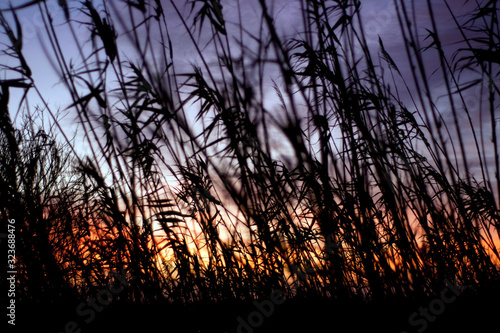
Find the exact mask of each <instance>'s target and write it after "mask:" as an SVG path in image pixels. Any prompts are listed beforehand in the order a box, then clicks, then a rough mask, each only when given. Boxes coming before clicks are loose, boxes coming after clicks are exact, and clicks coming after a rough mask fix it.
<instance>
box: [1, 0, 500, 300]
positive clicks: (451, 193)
mask: <svg viewBox="0 0 500 333" xmlns="http://www.w3.org/2000/svg"><path fill="white" fill-rule="evenodd" d="M252 4H253V5H254V7H255V8H257V9H254V10H255V11H256V13H257V14H256V18H257V19H256V21H255V22H257V23H256V24H257V25H254V26H251V25H247V23H248V16H247V14H246V13H245V12H244V10H248V8H246V9H245V8H244V7H246V5H244V4H243V2H239V1H238V2H234V3H233V2H231V3H229V2H228V3H225V2H221V1H219V0H211V1H208V0H202V1H192V2H189V3H184V2H179V1H173V0H172V1H160V0H155V1H146V0H139V1H103V2H98V1H83V2H76V1H75V2H73V1H59V5H60V6H61V8H62V10H64V11H63V13H64V14H65V20H64V21H65V23H64V24H63V27H64V29H65V31H66V33H67V34H68V33H69V34H70V35H71V36H73V40H72V41H71V43H73V45H74V46H75V47H76V49H77V50H78V53H77V54H71V57H70V55H69V54H70V53H69V52H70V48H69V47H66V46H65V45H67V44H68V41H67V40H66V41H64V42H63V41H62V40H61V36H60V33H61V27H59V26H56V24H55V23H54V18H53V17H52V16H51V12H50V11H49V9H48V5H47V2H46V1H35V2H33V4H31V6H32V7H36V9H37V10H38V11H39V12H40V14H41V17H42V19H43V21H44V24H45V31H44V32H43V33H44V34H45V38H46V40H47V43H48V45H47V47H46V49H47V51H46V52H47V55H48V56H49V57H50V58H52V59H54V60H53V66H54V72H55V73H57V74H58V78H59V79H60V80H61V84H60V85H62V86H63V87H64V89H65V90H66V91H67V93H68V94H69V96H71V99H72V103H71V104H70V105H68V107H67V110H69V111H70V113H69V115H68V116H67V117H73V116H74V117H76V119H77V121H78V131H79V132H78V133H80V134H78V135H81V136H79V137H78V139H77V140H75V139H71V138H72V132H70V131H68V130H66V129H65V128H64V127H63V126H62V125H61V124H62V121H61V120H60V119H59V118H57V116H56V115H57V112H56V111H55V110H54V109H53V107H51V106H50V105H49V103H46V102H45V99H44V96H42V95H41V93H40V91H39V89H38V85H40V84H44V83H43V82H36V80H35V79H34V76H33V74H32V71H31V69H30V67H29V64H28V63H27V61H26V59H27V57H25V56H24V53H23V52H24V51H23V48H22V26H21V25H20V24H19V19H18V15H20V14H19V13H20V11H21V10H22V9H19V8H15V7H11V8H10V9H6V10H3V11H2V12H1V16H0V23H1V26H2V28H3V32H4V34H5V36H6V37H7V38H8V40H9V43H10V44H6V45H4V50H3V55H2V57H9V58H10V59H11V61H12V59H14V60H15V61H17V63H18V65H16V66H11V67H8V66H3V68H2V70H3V71H4V72H5V73H6V74H5V75H3V76H4V77H13V75H15V78H16V79H15V80H3V81H2V82H1V88H2V95H1V102H2V105H1V108H2V109H1V110H0V111H1V114H0V116H1V118H0V125H1V131H0V134H1V143H2V149H1V165H2V171H1V182H2V185H1V187H2V192H1V193H2V203H3V207H2V212H1V216H2V223H3V224H5V223H6V219H7V218H8V217H9V216H15V217H16V219H17V220H19V221H22V226H21V230H20V231H19V232H20V237H21V238H20V241H19V244H20V248H19V249H18V252H19V255H18V263H19V270H20V274H19V276H20V277H21V278H20V283H21V284H22V286H23V288H24V287H25V289H23V290H25V295H23V297H26V298H28V299H29V298H32V299H35V300H36V299H38V298H42V297H45V298H47V297H49V294H50V295H51V296H50V297H52V295H53V294H52V293H53V290H56V289H57V290H58V293H61V294H62V293H63V289H59V287H60V286H64V288H65V289H64V290H65V292H67V293H68V295H71V294H75V295H78V297H91V296H95V294H96V293H97V292H98V290H99V288H100V287H102V286H103V285H105V284H106V283H108V282H109V281H110V279H111V278H112V276H111V274H110V272H111V271H113V270H121V269H124V268H125V269H127V270H129V271H130V274H131V275H132V276H134V277H135V278H134V280H133V281H132V282H131V284H130V286H129V287H128V289H126V290H125V291H124V292H122V293H120V295H119V296H118V297H119V298H120V299H121V300H122V301H123V302H139V303H151V302H157V301H161V302H174V303H177V302H179V303H193V302H223V301H228V300H235V299H236V300H252V299H255V298H268V297H269V295H270V294H271V293H272V290H276V289H280V290H282V291H283V293H284V295H285V297H287V298H296V299H301V298H305V297H319V298H324V299H335V300H347V299H362V300H366V301H368V300H382V299H385V298H387V297H394V296H397V297H405V298H409V299H419V298H422V297H426V296H428V295H432V294H435V293H438V292H439V291H440V290H442V289H443V287H444V286H445V285H444V283H445V282H444V281H446V280H449V281H455V280H456V281H458V282H457V283H460V284H463V285H467V286H469V287H470V288H471V289H472V290H473V289H475V288H480V287H481V286H486V285H494V284H498V281H499V274H498V273H499V265H500V261H499V259H500V256H499V253H498V251H499V244H500V243H499V232H500V212H499V208H500V199H499V195H500V194H499V193H500V181H499V178H500V176H499V175H500V165H499V163H500V158H499V149H500V148H499V147H498V133H497V131H498V128H497V126H496V124H497V123H498V119H497V117H496V116H497V115H496V111H497V110H498V97H499V96H498V94H499V91H498V88H499V86H498V82H499V81H498V69H499V67H498V65H499V62H498V47H499V41H498V36H499V35H500V33H499V21H498V8H497V1H488V2H486V1H483V2H477V4H476V7H475V8H473V10H472V11H471V12H469V13H467V14H466V15H462V14H460V15H459V14H458V12H457V11H456V9H454V7H451V6H450V4H449V3H448V2H447V1H446V0H443V1H442V4H440V5H439V6H441V7H443V6H444V7H443V8H445V9H447V10H448V13H447V15H448V16H449V17H450V18H451V22H454V24H455V27H454V29H456V30H457V32H458V34H459V36H460V38H459V41H457V44H456V45H449V44H447V43H446V41H445V40H443V38H442V35H441V31H440V29H441V27H442V22H440V21H439V20H438V19H437V18H436V14H435V11H436V7H437V6H438V5H436V4H434V2H432V1H421V2H419V3H418V4H419V6H423V7H420V8H418V10H420V11H425V15H427V17H428V18H429V25H428V26H421V25H420V24H419V22H418V21H417V20H416V11H417V8H415V7H416V5H417V3H416V2H414V1H411V2H408V1H402V0H401V1H399V0H395V1H394V6H395V14H394V15H395V16H394V20H395V21H397V22H398V25H399V27H400V36H401V39H402V41H401V49H402V50H403V52H402V53H403V57H401V52H400V53H399V56H398V58H395V57H394V54H391V53H393V51H391V50H389V48H388V47H386V44H387V41H386V40H384V36H380V37H379V38H378V40H375V41H374V40H373V38H369V37H368V36H367V33H366V31H365V27H366V24H365V23H366V22H365V21H364V20H366V16H364V15H363V5H362V3H361V2H360V1H356V0H338V1H323V0H308V1H300V0H298V1H293V4H292V2H291V3H288V2H287V3H286V4H281V3H280V2H278V1H276V2H273V1H265V0H259V1H254V2H252ZM278 5H283V6H285V7H290V8H294V10H295V11H296V12H298V13H300V15H301V16H299V17H296V20H297V22H299V23H298V25H297V29H296V32H295V33H294V34H292V35H290V34H288V35H287V34H285V33H284V32H283V31H282V30H283V29H282V26H280V25H279V24H278V22H280V21H279V19H280V16H279V11H278V10H277V8H275V7H277V6H278ZM469 5H470V4H469ZM443 8H441V10H443ZM228 13H230V14H228ZM227 15H229V17H227ZM172 22H175V23H172ZM255 22H253V23H254V24H255ZM180 30H182V31H183V32H182V34H180V35H182V36H183V37H182V43H184V45H182V46H183V47H186V48H187V49H189V50H193V51H194V53H193V54H194V55H193V59H192V63H191V64H186V62H184V61H183V60H184V59H182V58H181V57H180V56H179V53H177V51H176V50H177V49H176V48H180V47H181V45H177V43H178V42H179V37H178V36H179V31H180ZM81 31H85V32H86V33H87V35H86V36H85V37H86V38H87V40H84V39H82V36H81ZM423 32H425V34H423ZM186 44H189V45H190V46H189V48H188V47H187V46H186ZM450 50H451V51H450ZM429 59H432V60H433V61H432V62H431V61H430V60H429ZM434 65H435V68H434V67H432V66H434ZM435 84H439V89H438V90H437V89H436V87H435V86H434V85H435ZM9 89H21V90H24V92H25V94H26V95H28V94H33V95H37V96H38V97H37V98H39V99H40V100H41V101H42V104H43V105H42V106H41V107H40V108H39V109H36V110H32V106H30V105H28V102H27V99H24V98H23V100H22V103H21V105H22V106H24V107H25V109H24V111H23V110H21V111H20V112H21V113H24V114H27V115H30V114H35V115H36V114H39V112H40V111H39V110H40V109H44V110H45V111H44V114H45V115H47V116H48V117H49V119H50V121H49V124H47V125H45V127H47V126H48V128H49V130H47V129H46V128H44V127H43V126H42V127H41V129H40V130H34V129H33V128H38V127H37V126H39V123H38V122H37V121H35V120H34V119H33V117H31V118H30V117H28V116H26V117H27V122H25V125H24V127H23V128H21V129H16V125H15V123H14V122H13V121H12V118H13V117H12V116H13V114H14V112H13V110H12V109H11V112H9V111H8V107H9V106H10V105H11V104H9V103H8V96H9V95H8V92H9ZM437 91H439V93H437ZM474 92H479V94H477V95H474V94H473V93H474ZM471 96H472V97H471ZM471 98H473V101H475V103H473V105H472V106H471V103H468V101H470V100H471ZM30 110H32V111H31V112H29V111H30ZM477 119H479V123H478V121H477ZM56 137H57V139H56ZM77 142H78V143H77ZM81 142H84V144H85V146H86V147H88V149H87V150H86V151H85V153H84V152H83V151H82V145H81ZM332 244H333V245H332ZM49 272H50V273H49ZM304 272H306V273H307V278H306V279H304V278H300V274H303V273H304ZM35 281H37V282H35ZM38 281H42V282H41V283H42V286H44V287H43V288H38V286H39V282H38ZM42 294H43V295H42Z"/></svg>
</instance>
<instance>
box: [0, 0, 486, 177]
mask: <svg viewBox="0 0 500 333" xmlns="http://www.w3.org/2000/svg"><path fill="white" fill-rule="evenodd" d="M28 2H30V1H29V0H22V1H21V0H19V1H15V2H14V1H7V0H0V9H7V8H8V7H9V4H10V3H15V5H16V6H21V5H22V4H24V3H28ZM46 3H47V6H48V8H49V11H50V13H51V16H52V17H53V19H54V22H55V25H56V27H57V28H56V30H57V34H58V35H59V38H60V40H61V42H62V43H61V44H62V47H63V49H64V54H65V56H66V57H67V59H71V58H74V59H78V56H79V48H78V46H77V45H76V44H75V43H74V37H73V35H72V33H71V31H70V30H69V29H68V28H67V26H65V25H64V24H63V23H64V21H65V15H64V11H63V10H62V9H61V7H60V6H59V5H58V2H57V0H47V1H46ZM69 3H70V7H72V1H69ZM75 3H76V2H73V4H75ZM99 3H100V2H99V1H94V5H95V7H96V8H98V9H102V6H100V5H99ZM114 3H115V4H116V3H118V7H119V6H120V4H119V3H120V2H119V1H116V0H114ZM175 3H176V4H177V5H178V7H179V8H180V9H181V10H182V11H183V13H184V15H187V14H188V13H189V9H190V7H189V6H184V4H185V3H186V2H185V1H180V0H176V1H175ZM240 3H241V6H242V7H241V8H242V13H243V15H242V19H243V21H244V26H245V28H246V29H248V31H251V32H253V33H255V34H258V32H259V24H260V20H261V18H260V16H259V14H258V13H259V5H258V2H257V1H240ZM268 3H269V6H270V7H271V8H273V11H274V12H275V13H277V15H276V23H277V26H279V27H281V31H280V33H281V34H283V35H286V36H289V37H293V36H297V34H298V33H299V31H298V30H299V29H298V27H300V25H301V17H300V15H299V13H300V8H299V6H298V5H297V4H296V2H295V1H288V0H275V1H268ZM425 3H426V1H423V0H419V1H416V4H417V6H416V7H415V8H416V17H417V21H418V22H419V24H421V25H422V26H428V22H429V17H428V14H427V10H426V6H425ZM432 3H433V5H434V6H435V7H434V8H435V14H436V17H437V20H438V22H439V29H440V34H441V36H443V40H445V41H446V42H447V45H445V47H446V48H447V49H448V51H449V52H450V54H451V52H453V51H454V50H455V49H456V48H457V47H458V46H457V45H455V44H454V42H455V41H456V40H457V38H458V37H459V35H458V31H457V29H456V27H454V23H453V21H452V20H451V17H450V16H449V15H448V13H447V9H446V7H445V6H444V4H443V1H441V0H434V1H432ZM453 3H454V4H457V3H462V2H461V1H453ZM470 3H471V2H469V6H465V7H461V6H460V5H457V6H455V7H454V8H453V9H454V10H456V11H457V12H458V13H459V14H464V13H466V12H467V11H469V10H470V9H471V7H470ZM162 4H163V5H164V8H165V15H166V19H167V22H168V25H169V28H170V33H171V37H172V41H173V44H174V58H175V60H176V66H177V71H178V72H182V71H183V70H186V71H187V70H189V69H190V66H191V63H193V62H197V61H198V60H199V59H198V57H197V56H196V52H195V50H194V48H193V46H192V44H191V43H190V42H189V39H188V35H187V33H186V32H185V29H184V28H183V26H182V24H181V21H180V20H179V18H178V16H177V14H176V13H175V11H174V10H173V9H172V7H171V5H170V4H169V1H166V0H162ZM222 4H223V14H224V17H225V20H226V22H227V24H228V26H230V25H231V24H235V22H237V20H238V11H237V6H236V5H235V4H236V2H235V1H224V0H223V1H222ZM16 13H17V15H18V19H19V22H20V24H21V27H22V31H23V50H24V54H25V56H26V58H27V62H28V64H29V65H30V67H31V69H32V71H33V78H34V80H35V82H36V83H37V87H38V88H39V90H40V93H41V95H42V96H43V97H44V98H45V102H47V103H48V105H49V106H50V107H51V108H52V109H53V110H58V109H59V110H62V111H63V114H66V115H65V116H64V117H63V118H62V120H61V124H62V125H63V127H64V128H65V130H67V131H68V132H70V133H67V134H68V135H69V136H71V134H72V133H71V132H72V129H74V128H76V127H75V126H74V124H75V117H74V115H73V114H71V110H70V111H69V112H67V111H65V109H66V107H67V106H68V105H70V104H71V103H72V100H71V98H70V96H69V95H68V93H67V89H66V88H65V87H64V84H63V83H61V79H60V76H59V75H58V74H57V73H56V71H55V69H54V66H53V65H52V64H51V62H54V61H55V59H54V58H53V56H51V55H50V52H48V50H50V44H49V41H48V39H47V37H46V33H45V30H44V29H45V28H44V27H45V24H44V21H43V19H42V16H41V15H40V13H39V11H38V8H37V6H29V7H27V8H24V9H20V10H17V11H16ZM70 14H71V15H70V16H71V18H72V19H73V20H75V22H78V21H87V20H88V17H87V16H86V15H84V14H83V13H82V12H80V11H79V10H76V9H72V10H71V11H70ZM4 15H5V17H6V19H7V20H8V21H9V22H11V23H13V22H14V21H13V19H12V15H11V13H8V12H6V13H5V14H4ZM362 17H363V21H364V29H365V31H366V34H367V37H368V39H369V43H370V46H371V47H372V48H373V52H374V54H376V52H377V48H378V37H379V36H380V38H381V39H382V40H383V41H384V44H385V47H386V49H387V50H388V51H389V53H390V54H391V56H392V57H393V59H394V60H395V62H396V63H397V64H398V65H400V68H402V69H403V72H405V71H406V72H409V69H408V66H407V64H406V54H405V51H404V49H403V48H402V46H401V45H402V39H401V35H400V33H399V30H400V28H399V23H398V19H397V16H396V11H395V7H394V5H393V0H370V1H362ZM73 26H74V28H75V31H76V33H77V34H78V36H84V35H85V34H86V33H87V32H86V29H87V28H85V27H83V26H82V25H79V24H74V25H73ZM117 30H118V31H119V33H120V37H119V43H122V44H121V45H120V49H121V50H122V52H123V57H129V58H132V57H133V54H134V51H133V48H132V47H127V46H126V44H127V39H126V37H125V36H124V34H123V32H120V30H119V29H117ZM207 33H209V31H208V32H206V31H203V32H202V37H203V36H204V37H206V35H207ZM423 33H424V30H422V34H423ZM5 38H6V36H5V35H3V36H0V41H1V42H5ZM81 43H82V45H84V48H86V50H87V51H88V50H90V44H89V43H86V44H85V41H84V40H83V39H82V40H81ZM248 43H249V44H248V45H247V46H249V47H251V46H250V45H251V43H252V41H251V40H248ZM204 52H205V54H210V53H212V54H213V50H210V49H209V48H207V49H205V50H204ZM208 59H210V56H209V57H208ZM213 60H214V61H215V60H216V58H215V57H213ZM425 60H426V66H427V67H428V68H430V69H432V68H438V67H439V63H438V60H437V58H435V57H428V58H426V59H425ZM68 61H69V60H68ZM76 62H77V60H75V63H76ZM0 63H1V64H3V65H17V64H16V63H15V62H12V60H10V59H8V57H6V56H5V55H2V56H0ZM403 74H404V75H406V74H408V73H403ZM438 77H439V74H432V75H430V77H429V83H430V85H431V87H432V88H433V92H434V93H435V95H436V96H440V95H443V96H445V93H444V91H445V90H444V85H443V84H442V82H441V81H440V80H439V78H438ZM10 78H15V74H12V72H10V71H6V70H1V71H0V79H10ZM269 87H271V83H270V82H269ZM480 93H481V92H480V91H477V90H476V91H473V92H471V93H470V94H469V95H468V96H467V99H466V103H467V104H468V106H470V107H472V108H473V109H474V108H475V109H477V107H478V104H479V103H478V101H479V99H480V98H484V96H481V95H480ZM21 98H22V95H21V91H14V90H13V91H11V100H10V109H11V110H10V112H11V117H14V116H15V115H14V114H13V113H16V110H17V109H18V105H19V102H20V100H21ZM268 102H269V103H277V100H276V98H274V99H272V100H270V101H268ZM437 103H438V106H439V105H440V103H441V106H442V110H444V112H443V117H444V118H445V119H446V120H450V121H451V118H449V117H447V112H446V103H447V101H446V99H445V98H444V97H442V98H437ZM43 104H44V101H42V100H40V98H39V96H37V94H36V93H35V92H34V91H32V93H30V94H29V96H28V105H31V106H35V105H43ZM448 114H449V112H448ZM473 116H475V118H474V119H473V121H474V122H475V124H476V125H477V126H478V125H479V117H478V114H477V113H476V114H473ZM20 121H21V119H20V117H18V118H16V123H19V122H20ZM464 121H465V120H464ZM484 122H485V123H484V124H483V125H484V126H485V127H487V128H489V127H490V124H489V123H488V120H484ZM467 143H468V145H469V146H470V145H471V140H467ZM82 149H83V150H84V151H85V148H82ZM492 162H493V161H492ZM476 171H477V170H476Z"/></svg>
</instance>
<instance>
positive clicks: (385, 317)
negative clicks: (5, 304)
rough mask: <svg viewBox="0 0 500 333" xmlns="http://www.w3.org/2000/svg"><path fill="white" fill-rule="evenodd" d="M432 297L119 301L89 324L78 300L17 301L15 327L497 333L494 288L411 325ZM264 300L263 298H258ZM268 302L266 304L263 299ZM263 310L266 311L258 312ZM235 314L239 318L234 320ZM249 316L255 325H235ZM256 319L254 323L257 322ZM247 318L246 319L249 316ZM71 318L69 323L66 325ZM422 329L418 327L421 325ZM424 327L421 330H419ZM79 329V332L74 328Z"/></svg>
mask: <svg viewBox="0 0 500 333" xmlns="http://www.w3.org/2000/svg"><path fill="white" fill-rule="evenodd" d="M434 299H436V298H429V299H428V300H423V301H422V302H418V303H411V302H408V301H405V300H387V301H383V302H378V303H374V304H361V303H356V302H350V303H346V302H343V303H342V304H339V303H335V302H332V301H324V300H323V301H322V300H312V299H309V300H301V301H296V300H286V301H285V302H284V303H283V304H279V305H274V309H273V310H272V311H271V309H270V308H269V307H267V308H265V309H267V310H268V311H269V316H268V317H266V316H264V315H259V314H257V313H256V312H255V311H257V308H256V306H255V305H254V304H252V303H250V304H248V303H225V304H198V305H189V306H178V305H171V304H151V305H120V304H115V303H111V304H110V305H108V306H107V307H105V308H104V309H103V310H102V311H101V312H97V311H96V312H95V314H96V316H95V318H93V319H92V320H89V323H85V321H84V320H85V319H89V318H90V315H86V316H80V315H78V314H77V312H76V308H77V307H78V305H79V304H80V303H77V302H75V303H73V304H71V303H68V304H64V305H60V306H54V305H51V306H48V305H46V306H41V305H33V304H32V305H26V304H25V305H24V306H21V305H19V307H18V309H17V317H16V322H17V325H16V328H17V331H19V332H40V333H44V332H52V333H59V332H65V333H66V332H67V333H79V332H80V333H85V332H93V333H94V332H95V333H98V332H193V333H194V332H200V333H203V332H220V333H224V332H227V333H232V332H234V333H261V332H307V333H309V332H311V333H316V332H349V333H351V332H385V333H391V332H397V333H401V332H405V331H406V332H408V333H412V332H419V329H420V332H426V333H430V332H454V333H456V332H497V331H498V327H499V326H498V317H499V314H500V288H490V289H488V290H483V291H481V292H480V293H474V295H472V294H471V293H467V292H464V293H463V294H462V295H460V296H459V297H458V298H457V299H456V300H454V301H453V302H451V303H450V304H446V305H445V308H444V311H443V312H442V313H441V314H439V315H437V316H433V317H435V318H433V317H431V318H432V319H433V321H432V322H431V321H428V320H424V319H423V317H422V316H419V317H414V318H415V319H416V320H420V321H419V322H418V324H414V325H413V326H412V325H410V323H409V320H408V319H409V317H410V316H411V315H412V314H413V313H414V312H415V311H417V312H418V311H419V309H420V307H428V306H429V304H430V303H431V302H432V301H433V300H434ZM264 303H265V302H264ZM265 304H267V305H269V303H265ZM264 311H266V310H264ZM238 318H240V319H239V320H240V321H238ZM249 318H253V320H254V321H255V322H254V323H257V324H256V325H255V327H252V326H250V325H248V326H246V327H245V325H244V324H241V322H242V321H245V323H248V320H249ZM261 318H262V323H261V324H260V325H259V320H261ZM250 320H252V319H250ZM71 321H73V322H74V323H70V322H71ZM424 322H425V324H427V327H424V326H425V324H424ZM424 328H425V329H424ZM79 330H81V331H79Z"/></svg>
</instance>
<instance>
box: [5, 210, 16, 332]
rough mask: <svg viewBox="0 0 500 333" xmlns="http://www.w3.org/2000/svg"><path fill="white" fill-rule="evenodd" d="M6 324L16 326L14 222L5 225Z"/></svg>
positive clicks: (10, 220) (11, 220) (12, 220)
mask: <svg viewBox="0 0 500 333" xmlns="http://www.w3.org/2000/svg"><path fill="white" fill-rule="evenodd" d="M7 238H8V239H7V286H8V290H7V300H8V306H7V318H8V319H7V322H8V323H9V325H13V326H14V325H16V280H17V277H16V276H17V270H16V220H14V219H9V220H8V223H7Z"/></svg>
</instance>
